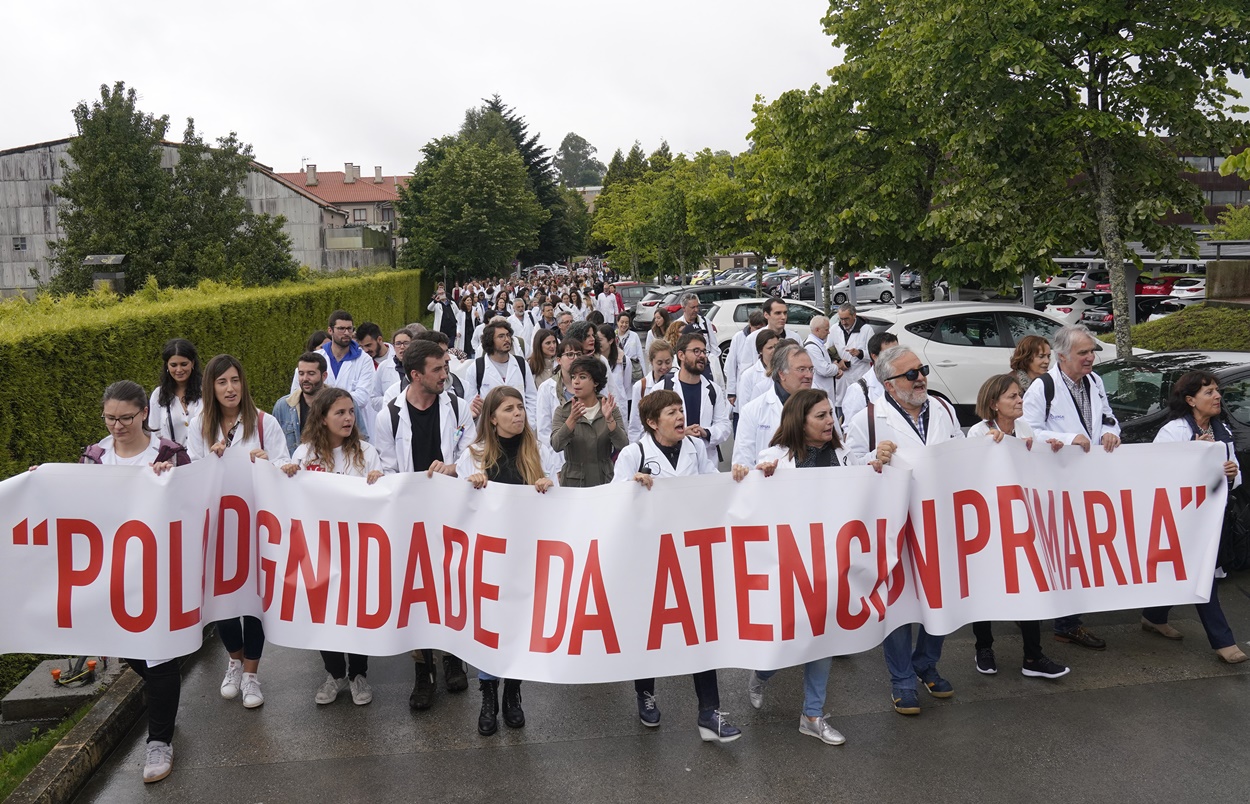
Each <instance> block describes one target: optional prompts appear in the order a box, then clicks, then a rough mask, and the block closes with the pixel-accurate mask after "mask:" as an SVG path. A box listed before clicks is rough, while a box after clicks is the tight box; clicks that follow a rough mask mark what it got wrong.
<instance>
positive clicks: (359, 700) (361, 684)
mask: <svg viewBox="0 0 1250 804" xmlns="http://www.w3.org/2000/svg"><path fill="white" fill-rule="evenodd" d="M350 686H351V688H352V703H354V704H356V705H357V706H364V705H365V704H367V703H369V702H370V701H372V700H373V688H372V687H370V686H369V682H368V681H366V680H365V677H364V676H356V677H355V678H353V679H352V680H351V683H350Z"/></svg>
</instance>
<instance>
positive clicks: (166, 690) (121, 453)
mask: <svg viewBox="0 0 1250 804" xmlns="http://www.w3.org/2000/svg"><path fill="white" fill-rule="evenodd" d="M147 400H148V397H147V395H146V394H145V393H144V391H143V388H142V387H141V386H140V385H139V384H138V383H134V382H130V381H129V380H123V381H121V382H115V383H113V384H112V385H110V386H109V387H108V388H105V389H104V399H103V400H102V403H101V404H102V408H103V411H102V418H103V419H104V424H105V426H107V427H108V431H109V434H108V436H106V437H105V438H104V440H102V441H100V442H99V443H98V444H92V445H91V446H90V447H87V448H86V449H85V450H83V455H82V459H81V460H80V461H79V462H80V463H93V464H99V465H103V466H150V467H152V470H153V471H154V472H156V473H157V474H158V475H159V474H161V473H162V472H165V471H167V470H169V469H171V468H173V467H174V466H183V465H185V464H188V463H190V462H191V459H190V458H189V457H188V456H187V451H186V450H185V449H184V448H183V447H182V445H181V444H179V443H177V442H176V441H171V440H170V439H168V438H162V437H161V436H160V435H159V434H157V433H154V432H151V431H149V430H148V428H147V421H148V404H147ZM123 661H125V662H126V664H128V665H130V667H131V669H133V670H134V671H135V673H137V674H138V675H139V677H140V678H142V679H143V682H144V692H145V696H146V697H147V702H148V742H147V758H146V760H145V761H144V764H143V781H144V782H147V783H150V782H159V781H160V780H161V779H164V778H165V777H166V776H168V775H169V772H170V771H171V770H172V769H173V764H174V748H173V739H174V720H175V718H176V717H177V715H178V700H179V698H180V697H181V694H182V676H181V674H180V672H179V667H178V660H177V659H123Z"/></svg>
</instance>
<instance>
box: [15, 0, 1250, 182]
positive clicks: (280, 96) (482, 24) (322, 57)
mask: <svg viewBox="0 0 1250 804" xmlns="http://www.w3.org/2000/svg"><path fill="white" fill-rule="evenodd" d="M193 5H194V8H193ZM827 9H828V3H827V0H773V2H759V0H751V1H750V2H747V1H746V0H631V2H629V3H605V2H597V1H596V0H589V1H588V0H529V2H517V0H506V1H505V0H462V2H448V3H433V2H429V1H428V0H421V1H419V2H406V3H386V2H375V3H372V4H368V3H366V4H350V3H344V2H335V3H331V2H326V0H298V1H289V2H288V1H285V0H252V2H249V3H245V4H243V5H240V6H228V5H227V6H222V5H219V4H205V3H196V4H191V3H179V2H172V3H171V2H168V0H164V1H163V2H156V0H124V2H114V3H106V2H100V1H99V0H43V2H21V3H19V2H16V0H14V1H13V2H6V3H4V9H3V11H2V12H0V21H2V22H3V24H4V29H5V31H6V33H8V35H7V36H6V37H4V43H3V46H2V47H0V68H3V74H5V75H7V76H9V79H8V83H7V85H6V87H5V90H4V94H5V104H4V111H3V113H0V150H4V149H7V148H14V147H19V146H22V145H29V144H31V143H36V142H42V141H46V140H53V139H59V138H61V137H66V136H70V135H72V134H74V133H75V132H74V122H73V117H72V116H71V110H72V109H73V107H74V105H75V104H76V103H78V102H79V101H81V100H88V101H90V100H92V99H94V98H98V97H99V86H100V84H102V83H106V84H110V85H111V84H113V83H114V82H115V81H118V80H122V81H125V82H126V83H127V85H128V86H132V87H134V88H135V89H137V90H138V92H139V93H140V95H141V98H142V100H141V108H142V109H143V110H144V111H146V112H152V113H156V114H168V115H169V117H170V137H171V139H175V140H177V139H181V136H182V131H183V128H184V125H185V121H186V118H187V117H188V116H191V117H194V118H195V120H196V124H197V126H198V127H199V129H200V131H201V132H202V133H203V134H204V135H205V136H206V139H209V140H210V141H211V140H212V139H213V138H216V137H217V136H219V135H221V134H224V133H226V132H228V131H230V130H234V131H237V132H238V134H239V137H240V138H241V139H242V140H243V141H244V142H248V143H251V144H252V146H253V148H254V150H255V155H256V159H257V160H258V161H260V162H261V163H263V164H266V165H270V166H272V167H273V168H275V169H276V170H279V171H296V170H299V169H300V166H301V163H302V162H303V161H305V160H306V161H308V162H312V163H313V164H316V165H318V166H319V167H320V168H321V169H323V170H342V169H343V167H342V166H343V163H344V162H354V163H356V164H358V165H362V166H363V171H362V172H364V173H366V174H368V173H371V172H372V169H373V166H374V165H381V166H382V167H383V169H384V170H385V172H386V173H387V174H394V173H400V174H402V173H407V172H409V171H410V170H412V168H413V166H414V165H415V164H416V162H417V159H418V157H419V150H420V148H421V146H422V145H424V144H425V143H426V142H428V141H429V140H430V139H432V138H434V137H438V136H442V135H444V134H449V133H454V132H455V130H456V129H457V128H458V127H459V126H460V123H461V121H462V120H463V119H464V112H465V110H466V109H467V108H469V107H472V106H476V105H478V104H479V103H480V99H481V98H484V97H489V96H490V95H493V94H496V93H497V94H499V95H500V96H501V97H502V98H503V99H504V101H505V102H506V103H507V104H509V105H511V106H513V107H515V108H516V110H517V111H518V112H519V113H521V114H522V115H524V117H525V118H526V120H527V121H528V122H529V124H530V131H531V133H539V134H541V136H542V142H543V144H544V145H546V146H547V147H548V148H549V149H551V150H552V151H553V152H554V151H555V149H556V148H557V147H558V146H559V144H560V141H561V140H562V139H563V138H564V135H565V134H566V133H568V132H570V131H575V132H577V133H578V134H580V135H582V136H583V137H585V138H586V139H587V140H589V141H590V143H591V144H592V145H594V146H595V147H596V148H598V150H599V158H600V159H601V160H602V161H603V162H605V163H606V162H607V161H608V160H609V159H610V158H611V156H612V152H613V151H614V150H616V149H617V148H620V149H622V150H628V149H629V147H630V145H631V144H632V143H633V142H634V140H638V141H640V142H641V143H642V145H643V147H644V148H645V149H646V150H647V151H648V152H650V151H652V150H654V149H655V148H656V147H657V146H658V145H659V143H660V141H661V140H662V139H667V140H668V143H669V146H670V147H671V148H672V149H673V151H674V152H677V151H684V152H687V153H693V152H695V151H697V150H699V149H701V148H705V147H707V148H712V149H714V150H719V149H725V150H728V151H732V152H735V153H736V152H738V151H741V150H743V149H744V148H745V147H746V140H745V137H746V134H747V132H749V131H750V129H751V104H752V101H753V99H754V98H755V96H756V95H757V94H759V95H763V96H764V97H765V98H766V99H768V100H772V99H773V98H776V97H777V96H778V95H779V94H781V93H782V92H784V91H786V90H788V89H794V88H807V87H809V86H811V85H812V84H813V83H818V82H824V81H825V80H826V76H825V71H826V70H828V69H829V67H831V66H833V65H834V64H835V63H836V62H837V60H838V57H839V56H838V52H837V51H835V50H834V49H833V47H832V45H831V44H830V40H829V39H828V37H826V36H825V35H824V33H823V31H822V30H821V25H820V19H821V16H822V15H823V14H824V13H825V11H826V10H827ZM1238 85H1239V86H1241V87H1242V88H1243V90H1244V89H1245V88H1246V86H1247V84H1246V82H1244V81H1239V82H1238Z"/></svg>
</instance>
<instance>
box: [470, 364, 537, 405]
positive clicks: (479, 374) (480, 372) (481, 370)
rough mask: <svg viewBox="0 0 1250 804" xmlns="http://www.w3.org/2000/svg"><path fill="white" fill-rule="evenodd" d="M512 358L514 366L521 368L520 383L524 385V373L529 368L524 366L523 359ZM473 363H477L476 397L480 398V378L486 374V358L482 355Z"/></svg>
mask: <svg viewBox="0 0 1250 804" xmlns="http://www.w3.org/2000/svg"><path fill="white" fill-rule="evenodd" d="M512 358H513V359H514V360H516V364H517V365H518V366H520V367H521V382H522V383H524V382H525V377H526V376H527V374H526V373H527V372H528V371H529V366H527V365H525V358H523V357H521V356H520V355H513V356H512ZM475 362H476V363H477V366H476V368H477V395H478V396H481V395H482V376H483V375H484V374H485V373H486V356H485V355H482V356H481V357H479V358H478V359H477V360H476V361H475Z"/></svg>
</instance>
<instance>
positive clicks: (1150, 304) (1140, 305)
mask: <svg viewBox="0 0 1250 804" xmlns="http://www.w3.org/2000/svg"><path fill="white" fill-rule="evenodd" d="M1168 302H1176V300H1175V299H1173V298H1172V297H1171V296H1138V297H1137V298H1136V299H1134V304H1136V305H1137V323H1138V324H1143V323H1145V322H1146V321H1148V320H1149V319H1150V316H1152V315H1154V314H1155V313H1158V312H1174V311H1173V310H1171V308H1170V306H1169V305H1168V304H1167V303H1168ZM1081 323H1082V324H1084V325H1085V326H1087V327H1089V328H1090V329H1092V330H1093V331H1094V332H1110V331H1111V330H1113V329H1115V314H1114V313H1113V312H1112V310H1111V302H1109V301H1108V302H1107V303H1106V304H1100V305H1098V306H1097V307H1090V308H1088V309H1086V310H1085V312H1083V313H1081Z"/></svg>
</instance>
